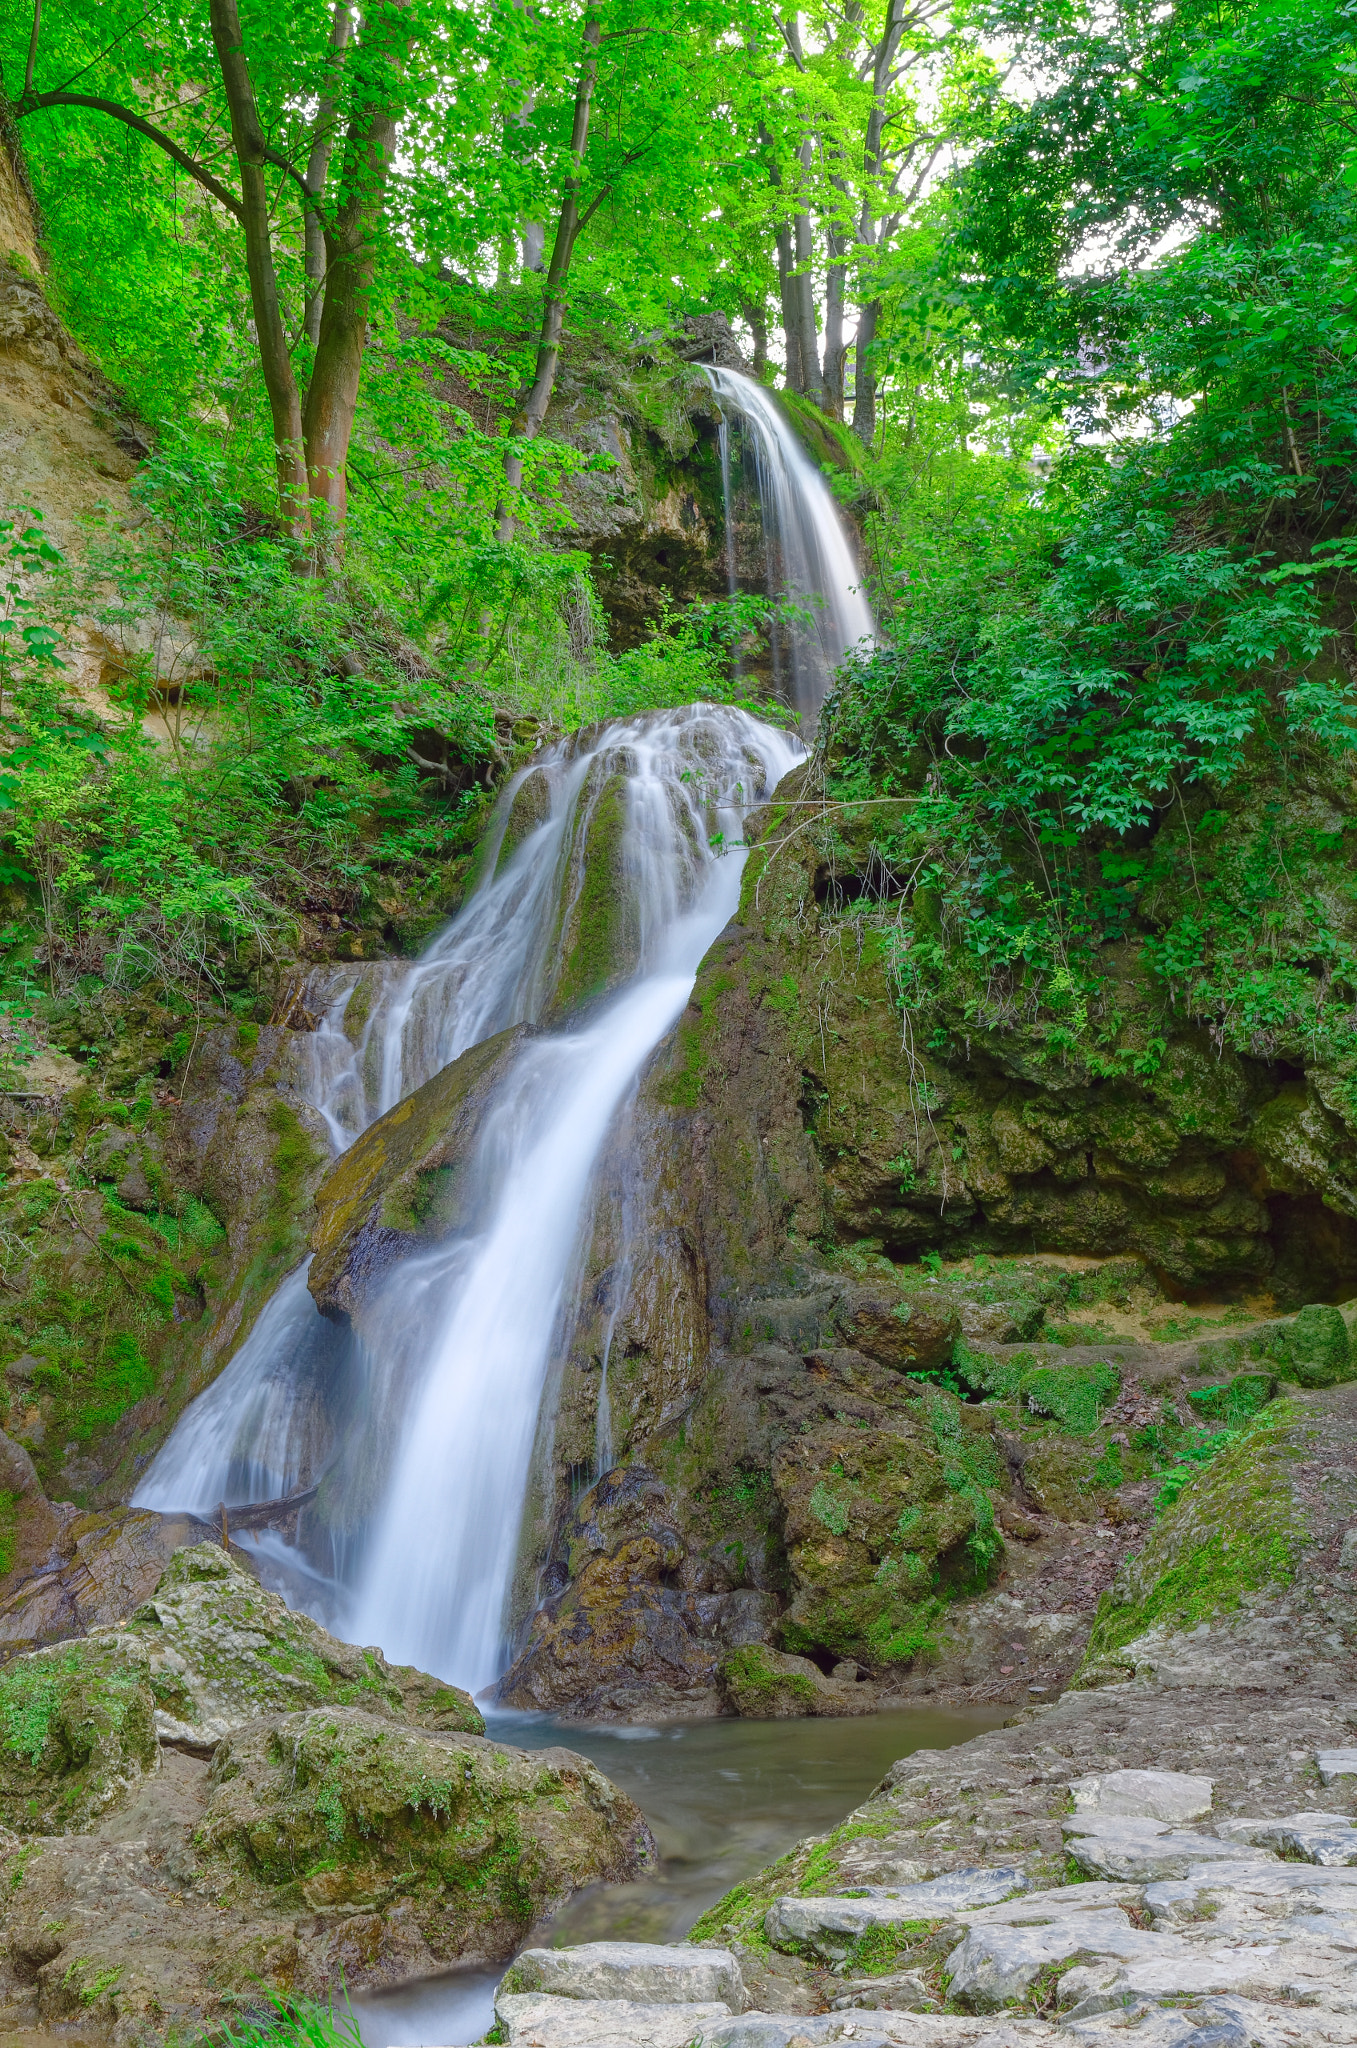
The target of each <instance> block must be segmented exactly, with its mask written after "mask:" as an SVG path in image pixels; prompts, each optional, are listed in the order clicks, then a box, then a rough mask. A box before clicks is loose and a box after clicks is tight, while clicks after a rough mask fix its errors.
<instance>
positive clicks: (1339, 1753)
mask: <svg viewBox="0 0 1357 2048" xmlns="http://www.w3.org/2000/svg"><path fill="white" fill-rule="evenodd" d="M1315 1763H1316V1765H1317V1766H1318V1769H1319V1782H1320V1783H1321V1785H1335V1784H1337V1782H1338V1780H1339V1779H1340V1778H1357V1749H1321V1750H1319V1751H1318V1752H1317V1754H1316V1756H1315Z"/></svg>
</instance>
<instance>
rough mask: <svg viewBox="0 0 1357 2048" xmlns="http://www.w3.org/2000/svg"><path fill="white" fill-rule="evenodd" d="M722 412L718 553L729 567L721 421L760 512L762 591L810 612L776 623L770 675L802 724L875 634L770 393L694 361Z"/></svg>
mask: <svg viewBox="0 0 1357 2048" xmlns="http://www.w3.org/2000/svg"><path fill="white" fill-rule="evenodd" d="M703 375H704V376H705V377H706V378H707V381H708V382H709V384H710V385H711V387H712V390H713V392H714V393H715V395H716V398H717V401H718V403H719V405H720V407H721V412H722V428H721V438H720V452H721V486H722V491H723V494H724V498H725V510H726V562H727V572H728V577H729V580H730V581H731V584H732V587H733V585H734V574H735V543H734V521H733V516H732V503H733V500H732V474H731V473H732V467H733V465H732V461H731V449H730V438H731V425H732V422H733V423H735V424H736V425H737V426H738V428H739V429H740V430H742V434H743V438H744V441H745V444H746V449H747V452H748V455H749V458H750V461H751V464H752V468H753V481H754V487H755V491H756V494H757V497H758V501H759V507H760V511H761V514H762V521H763V541H764V551H765V560H764V580H765V586H766V588H767V591H768V595H769V596H770V597H777V596H780V595H784V594H785V595H787V596H789V597H792V598H795V599H798V600H800V601H801V602H803V603H805V604H806V605H807V606H808V607H809V609H810V612H811V619H812V624H811V625H810V626H809V627H808V628H804V627H803V628H794V629H792V630H791V631H790V632H788V631H786V630H785V629H783V628H777V629H775V632H774V640H773V663H774V675H775V679H776V680H777V682H778V683H779V684H780V685H781V686H782V687H783V688H784V689H786V691H787V694H788V695H789V697H790V700H791V702H792V703H793V704H794V705H795V706H796V708H797V710H798V711H799V712H800V713H801V716H802V719H803V722H804V723H805V724H806V725H807V726H810V725H812V724H813V723H814V719H815V714H816V712H817V711H818V710H819V708H820V703H821V700H822V699H823V697H824V694H825V689H826V687H827V685H828V681H829V678H830V676H831V675H832V674H833V671H834V670H835V669H836V668H837V667H838V665H839V663H840V662H841V661H842V660H843V658H844V656H845V655H846V654H849V653H851V652H852V650H853V649H854V648H855V647H860V646H862V645H863V644H864V643H865V644H866V645H868V646H870V645H871V644H872V643H873V642H874V640H875V637H876V621H875V619H874V618H873V617H872V608H871V606H870V605H869V604H868V602H867V599H866V598H865V597H864V595H863V593H862V589H861V582H862V577H861V572H860V570H859V569H858V566H857V563H856V562H855V561H854V559H853V550H852V546H851V544H850V542H849V538H848V534H847V531H846V529H845V527H844V523H843V520H842V518H841V517H840V514H839V508H838V506H837V505H836V504H835V503H834V498H833V495H832V493H831V491H830V489H829V486H828V484H827V483H826V482H825V480H824V478H823V476H821V474H820V472H819V470H818V469H817V468H816V466H815V464H814V463H813V462H812V461H811V459H810V457H809V456H808V455H807V454H806V451H805V449H804V448H803V447H802V445H801V442H800V440H799V438H798V437H797V435H796V433H795V432H794V430H793V428H792V427H791V425H790V423H789V421H788V420H787V418H786V417H785V415H784V414H783V412H782V411H781V409H780V407H779V406H778V404H777V401H776V400H775V399H774V397H773V395H772V393H771V392H770V391H768V390H767V389H766V388H765V387H764V386H763V385H762V384H757V383H755V381H754V379H753V378H752V377H746V376H744V375H743V374H742V372H740V371H739V370H727V369H723V368H721V367H719V366H713V365H710V364H709V365H704V366H703Z"/></svg>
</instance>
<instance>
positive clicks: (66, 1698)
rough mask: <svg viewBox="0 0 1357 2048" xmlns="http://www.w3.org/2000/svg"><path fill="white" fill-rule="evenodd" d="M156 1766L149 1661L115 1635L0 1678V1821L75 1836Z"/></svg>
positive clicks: (64, 1647)
mask: <svg viewBox="0 0 1357 2048" xmlns="http://www.w3.org/2000/svg"><path fill="white" fill-rule="evenodd" d="M159 1762H160V1749H159V1744H158V1742H157V1740H156V1730H155V1703H154V1699H153V1696H152V1690H151V1670H150V1657H149V1654H148V1652H147V1650H146V1647H145V1645H144V1644H143V1643H141V1642H139V1641H138V1640H136V1638H135V1637H131V1636H128V1635H126V1634H124V1633H123V1632H122V1631H121V1630H108V1631H103V1632H100V1633H99V1634H97V1635H92V1636H86V1637H85V1638H83V1639H82V1640H80V1641H78V1642H71V1643H58V1644H54V1645H53V1646H52V1647H51V1648H50V1649H45V1650H33V1651H30V1652H29V1653H28V1654H27V1655H26V1656H23V1657H18V1658H16V1659H15V1661H14V1662H13V1663H12V1664H10V1665H9V1666H8V1667H7V1668H6V1669H5V1670H4V1672H3V1673H0V1821H3V1824H4V1825H5V1826H6V1827H9V1828H13V1829H14V1830H15V1832H16V1833H18V1834H23V1835H63V1834H81V1833H84V1832H85V1831H86V1830H87V1829H89V1828H91V1827H93V1826H96V1825H97V1824H98V1822H99V1821H100V1820H101V1819H102V1818H103V1817H104V1816H105V1815H106V1814H108V1813H109V1812H111V1811H113V1810H114V1809H115V1808H117V1807H118V1806H120V1805H121V1804H122V1803H123V1802H124V1800H125V1799H126V1797H127V1795H128V1793H129V1791H130V1790H131V1788H132V1787H133V1786H135V1785H137V1784H138V1783H139V1782H140V1781H141V1779H142V1778H143V1777H144V1776H145V1775H146V1773H147V1772H148V1771H154V1770H155V1769H156V1768H157V1766H158V1765H159Z"/></svg>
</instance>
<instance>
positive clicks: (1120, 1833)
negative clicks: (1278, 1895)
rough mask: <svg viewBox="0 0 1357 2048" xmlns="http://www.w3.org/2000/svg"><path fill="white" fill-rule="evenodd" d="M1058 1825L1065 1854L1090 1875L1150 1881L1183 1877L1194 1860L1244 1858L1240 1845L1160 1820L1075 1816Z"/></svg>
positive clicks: (1202, 1861)
mask: <svg viewBox="0 0 1357 2048" xmlns="http://www.w3.org/2000/svg"><path fill="white" fill-rule="evenodd" d="M1062 1828H1063V1832H1064V1835H1065V1847H1066V1850H1067V1852H1068V1854H1069V1855H1070V1856H1071V1857H1072V1858H1073V1860H1074V1862H1076V1863H1077V1864H1078V1865H1079V1868H1080V1869H1081V1870H1082V1871H1085V1872H1086V1873H1087V1874H1088V1875H1089V1876H1090V1877H1107V1878H1121V1879H1125V1880H1127V1881H1130V1882H1132V1883H1135V1882H1146V1883H1152V1882H1154V1881H1155V1880H1156V1879H1158V1878H1165V1877H1186V1875H1187V1873H1188V1871H1189V1870H1190V1869H1192V1868H1193V1866H1194V1865H1197V1864H1204V1863H1213V1862H1221V1863H1224V1862H1229V1861H1231V1860H1232V1859H1233V1860H1241V1861H1244V1862H1247V1861H1249V1860H1250V1859H1249V1851H1248V1849H1247V1848H1245V1847H1244V1846H1243V1845H1242V1844H1236V1843H1234V1842H1229V1841H1217V1840H1215V1839H1214V1838H1213V1837H1212V1836H1210V1835H1199V1834H1196V1833H1194V1832H1191V1831H1189V1830H1187V1829H1178V1830H1175V1829H1173V1828H1171V1827H1168V1826H1166V1825H1165V1824H1164V1823H1163V1822H1162V1821H1153V1820H1132V1819H1126V1820H1123V1819H1120V1818H1118V1817H1116V1816H1113V1815H1102V1814H1088V1815H1084V1814H1078V1815H1075V1816H1073V1817H1072V1818H1071V1819H1069V1820H1066V1821H1064V1822H1063V1823H1062Z"/></svg>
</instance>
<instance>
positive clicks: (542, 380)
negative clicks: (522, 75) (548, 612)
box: [496, 16, 602, 542]
mask: <svg viewBox="0 0 1357 2048" xmlns="http://www.w3.org/2000/svg"><path fill="white" fill-rule="evenodd" d="M601 33H602V32H601V29H600V27H599V23H598V21H597V19H595V18H594V17H593V16H589V17H588V18H586V20H585V24H584V55H583V58H582V60H581V63H580V76H579V83H578V85H577V86H576V88H575V118H574V120H573V122H572V123H571V128H570V168H569V170H568V171H567V173H566V179H565V190H564V191H563V193H562V195H561V212H560V217H559V219H558V220H557V222H556V239H555V241H554V242H553V243H552V246H551V262H550V265H549V266H548V269H547V282H546V291H545V293H544V295H543V299H542V327H541V332H540V334H539V336H538V341H537V364H536V368H535V371H534V374H533V380H532V387H531V389H530V390H529V392H528V396H527V398H526V400H525V401H524V404H523V408H522V411H521V412H520V413H519V416H518V418H517V420H516V421H515V422H514V435H515V439H517V440H520V441H535V440H536V439H537V436H538V435H539V434H540V433H541V431H542V422H543V421H544V420H545V418H546V416H547V407H548V406H549V405H550V403H551V394H552V390H553V388H554V386H555V383H556V365H557V364H558V362H559V361H560V358H561V329H562V328H563V327H564V325H565V287H566V282H567V280H568V278H569V276H570V259H571V256H572V255H573V254H574V249H575V239H576V237H577V236H578V234H579V232H580V229H581V227H582V226H583V224H584V223H583V221H582V220H581V218H580V185H581V182H582V179H583V176H584V152H585V149H586V147H587V146H588V142H589V106H590V102H591V101H592V99H593V96H594V83H595V80H596V79H597V77H598V46H599V41H600V37H601ZM599 196H600V197H601V196H602V195H601V194H600V195H599ZM594 203H595V205H596V204H597V203H598V202H597V200H596V201H595V202H594ZM589 210H590V212H591V213H592V211H593V207H591V208H590V209H589ZM504 481H505V484H506V486H507V489H508V492H509V494H510V496H506V497H505V498H504V499H502V500H501V503H500V508H499V518H498V521H497V523H496V534H497V537H498V538H499V540H500V541H501V542H504V541H510V540H512V539H513V533H514V513H513V505H512V502H511V495H512V493H514V492H516V491H519V490H521V489H522V486H523V458H522V456H521V455H520V454H519V453H518V452H517V450H514V451H512V452H511V453H509V454H507V455H506V456H505V458H504Z"/></svg>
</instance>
